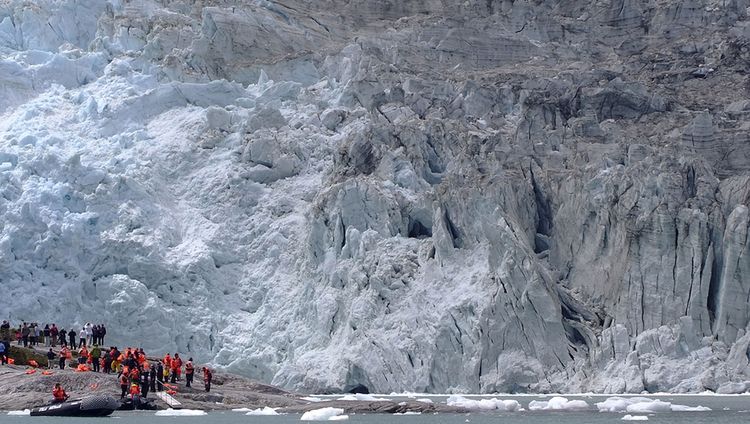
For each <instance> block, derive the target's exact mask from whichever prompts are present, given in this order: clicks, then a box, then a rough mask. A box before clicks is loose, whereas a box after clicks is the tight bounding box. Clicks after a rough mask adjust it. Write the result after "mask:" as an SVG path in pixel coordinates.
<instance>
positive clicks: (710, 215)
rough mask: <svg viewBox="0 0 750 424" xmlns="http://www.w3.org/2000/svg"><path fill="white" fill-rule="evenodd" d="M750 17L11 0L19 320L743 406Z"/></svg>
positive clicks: (9, 218)
mask: <svg viewBox="0 0 750 424" xmlns="http://www.w3.org/2000/svg"><path fill="white" fill-rule="evenodd" d="M747 6H748V5H747V1H746V0H731V1H723V0H722V1H719V0H689V1H678V0H665V1H660V2H656V3H653V2H652V3H647V2H642V1H634V0H607V1H601V2H596V3H595V4H592V3H591V2H589V1H583V0H572V1H545V2H514V1H501V0H492V1H484V0H482V1H480V0H468V1H466V2H462V3H460V4H459V3H455V2H443V1H438V2H428V1H424V0H415V1H409V2H402V3H399V4H398V5H393V4H391V3H390V2H372V1H364V0H354V1H349V0H347V1H343V0H330V1H329V2H328V3H327V4H326V7H325V8H314V7H311V6H310V3H309V2H306V1H302V0H274V1H259V2H246V1H240V0H221V1H220V0H169V1H167V0H130V1H121V0H39V1H35V2H27V1H23V0H4V1H2V2H0V53H1V54H0V285H1V288H2V291H3V295H4V296H5V298H6V299H13V302H3V303H2V304H0V315H2V317H3V318H10V319H12V320H13V321H14V322H17V321H18V320H34V321H38V322H53V321H55V322H62V323H64V324H65V325H69V324H82V323H84V322H86V321H106V322H107V324H109V325H108V329H111V331H112V334H111V338H110V341H113V342H117V343H131V342H133V341H134V338H137V340H140V341H142V342H143V344H144V346H143V347H144V348H146V349H147V350H149V351H180V352H189V354H190V355H192V356H194V357H195V358H196V359H197V360H198V361H200V362H203V361H210V362H212V363H213V364H215V365H216V366H219V367H223V368H226V369H228V370H231V371H237V372H242V373H244V374H246V375H249V376H251V377H254V378H257V379H259V380H262V381H265V382H269V383H273V384H276V385H280V386H284V387H287V388H292V389H298V390H304V391H311V392H336V391H341V390H348V389H349V388H351V387H355V386H365V387H367V388H369V389H370V390H371V391H378V392H384V393H388V392H391V391H404V390H411V391H418V392H440V393H446V392H468V393H477V392H487V393H492V392H527V391H536V392H587V391H594V392H615V393H621V392H629V393H640V392H641V391H644V390H645V391H672V392H700V391H704V390H712V391H718V392H724V393H732V392H743V391H745V390H747V389H748V384H750V383H749V382H750V371H749V370H750V368H748V366H747V365H748V363H749V362H748V361H749V360H748V355H747V351H748V346H750V333H748V331H747V325H748V321H749V320H750V308H748V306H747V302H746V300H747V298H748V296H749V295H750V237H748V229H749V226H750V209H749V208H748V206H749V205H750V136H749V134H750V126H748V122H750V121H748V119H747V117H748V114H750V103H748V101H747V95H746V92H747V89H748V87H747V79H746V75H745V72H746V69H745V68H746V63H747V62H748V60H750V23H749V22H748V19H747ZM329 10H336V11H337V13H336V14H329V13H328V11H329ZM706 28H710V31H707V30H706ZM108 336H110V334H108Z"/></svg>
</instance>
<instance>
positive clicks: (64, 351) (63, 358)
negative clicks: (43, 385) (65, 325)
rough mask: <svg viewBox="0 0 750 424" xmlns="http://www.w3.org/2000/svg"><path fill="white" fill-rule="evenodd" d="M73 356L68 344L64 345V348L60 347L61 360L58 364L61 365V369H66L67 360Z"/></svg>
mask: <svg viewBox="0 0 750 424" xmlns="http://www.w3.org/2000/svg"><path fill="white" fill-rule="evenodd" d="M71 356H72V355H71V353H70V350H69V349H68V347H67V346H63V347H62V349H60V362H59V364H58V365H60V369H61V370H64V369H65V361H67V360H68V359H70V357H71Z"/></svg>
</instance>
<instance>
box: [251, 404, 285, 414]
mask: <svg viewBox="0 0 750 424" xmlns="http://www.w3.org/2000/svg"><path fill="white" fill-rule="evenodd" d="M245 415H279V413H278V412H276V410H275V409H273V408H269V407H267V406H265V407H263V408H258V409H253V410H252V411H247V413H246V414H245Z"/></svg>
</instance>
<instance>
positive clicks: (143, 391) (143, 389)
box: [140, 370, 150, 398]
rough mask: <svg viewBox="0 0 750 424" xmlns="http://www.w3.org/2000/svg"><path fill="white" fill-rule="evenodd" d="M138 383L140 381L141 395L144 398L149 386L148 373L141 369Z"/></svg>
mask: <svg viewBox="0 0 750 424" xmlns="http://www.w3.org/2000/svg"><path fill="white" fill-rule="evenodd" d="M140 380H141V381H140V383H141V396H143V397H144V398H145V397H147V396H148V389H149V387H150V385H149V373H147V372H145V371H143V370H141V376H140Z"/></svg>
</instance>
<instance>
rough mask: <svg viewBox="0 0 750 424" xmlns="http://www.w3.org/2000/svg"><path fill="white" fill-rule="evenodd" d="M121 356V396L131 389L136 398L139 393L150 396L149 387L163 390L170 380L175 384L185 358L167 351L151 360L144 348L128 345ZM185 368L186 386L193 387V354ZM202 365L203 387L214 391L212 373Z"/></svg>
mask: <svg viewBox="0 0 750 424" xmlns="http://www.w3.org/2000/svg"><path fill="white" fill-rule="evenodd" d="M116 349H117V348H115V350H116ZM118 359H120V360H121V362H120V364H119V369H118V378H119V381H120V389H121V394H120V397H121V398H124V397H125V396H126V395H127V394H128V393H129V394H130V396H131V397H133V398H134V399H135V398H136V397H140V396H143V397H147V396H148V392H149V391H156V390H159V391H162V390H164V388H165V387H167V388H169V387H171V386H169V385H168V383H167V381H171V383H172V384H174V383H176V382H177V381H180V380H181V379H182V369H183V361H182V358H180V355H179V354H178V353H175V354H174V357H172V356H170V354H169V353H167V354H166V355H164V359H162V360H160V361H155V362H149V361H148V359H147V358H146V354H145V353H144V352H143V348H140V349H131V348H128V349H127V350H126V351H125V353H120V356H119V358H118ZM184 369H185V386H186V387H191V385H192V382H193V377H194V375H195V365H194V364H193V358H189V359H188V360H187V362H185V363H184ZM201 369H202V371H203V384H204V388H205V390H206V391H207V392H209V391H211V380H212V379H213V373H212V372H211V370H210V369H209V368H207V367H202V368H201Z"/></svg>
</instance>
